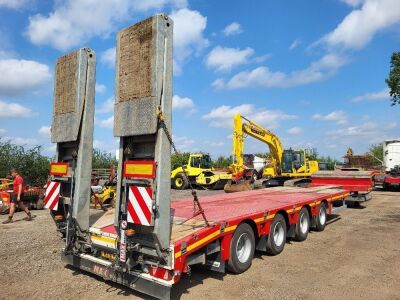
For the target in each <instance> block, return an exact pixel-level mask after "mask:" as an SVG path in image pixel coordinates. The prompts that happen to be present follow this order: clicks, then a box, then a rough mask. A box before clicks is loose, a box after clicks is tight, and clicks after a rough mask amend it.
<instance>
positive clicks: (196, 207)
mask: <svg viewBox="0 0 400 300" xmlns="http://www.w3.org/2000/svg"><path fill="white" fill-rule="evenodd" d="M157 116H158V121H159V125H160V127H161V128H162V129H163V130H164V132H165V135H166V136H167V139H168V141H169V143H170V144H171V147H172V149H173V150H174V153H175V154H176V155H177V156H178V158H179V152H178V150H177V149H176V147H175V144H174V142H173V140H172V136H171V134H170V132H169V130H168V128H167V124H165V121H164V115H163V113H162V111H161V110H159V111H158V114H157ZM180 163H181V166H182V170H183V175H184V176H185V179H186V181H187V182H188V183H189V187H190V190H191V193H192V196H193V216H192V217H191V218H189V219H186V220H185V221H183V222H182V223H181V224H184V223H186V222H187V221H189V220H191V219H193V218H195V217H197V216H198V215H202V217H203V219H204V222H205V223H206V225H207V227H209V226H210V224H209V222H208V220H207V218H206V215H205V213H204V210H203V208H202V207H201V204H200V201H199V198H198V196H197V192H196V190H195V189H194V188H193V185H192V183H191V182H190V180H189V175H188V174H187V171H186V167H185V162H184V161H183V157H182V160H181V161H180Z"/></svg>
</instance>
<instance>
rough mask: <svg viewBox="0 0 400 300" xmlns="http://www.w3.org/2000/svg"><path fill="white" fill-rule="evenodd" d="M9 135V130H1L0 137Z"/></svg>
mask: <svg viewBox="0 0 400 300" xmlns="http://www.w3.org/2000/svg"><path fill="white" fill-rule="evenodd" d="M6 133H7V130H5V129H3V128H0V136H3V135H5V134H6Z"/></svg>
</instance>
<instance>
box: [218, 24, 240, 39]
mask: <svg viewBox="0 0 400 300" xmlns="http://www.w3.org/2000/svg"><path fill="white" fill-rule="evenodd" d="M242 32H243V30H242V26H241V25H240V24H239V23H238V22H233V23H231V24H229V25H228V26H226V27H225V28H224V30H223V33H224V34H225V35H226V36H230V35H235V34H240V33H242Z"/></svg>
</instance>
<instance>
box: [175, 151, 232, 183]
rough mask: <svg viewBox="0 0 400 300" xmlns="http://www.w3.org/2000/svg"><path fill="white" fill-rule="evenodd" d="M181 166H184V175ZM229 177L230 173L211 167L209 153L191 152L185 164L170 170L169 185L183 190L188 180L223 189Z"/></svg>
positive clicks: (230, 176)
mask: <svg viewBox="0 0 400 300" xmlns="http://www.w3.org/2000/svg"><path fill="white" fill-rule="evenodd" d="M183 168H185V171H186V176H185V172H184V170H183ZM231 178H232V175H231V174H228V173H227V172H221V171H217V170H214V169H213V167H212V161H211V157H210V155H208V154H203V153H191V154H190V156H189V160H188V162H187V164H185V165H184V166H182V167H178V168H176V169H174V170H172V172H171V185H172V187H173V188H174V189H177V190H183V189H187V188H188V187H189V181H190V183H191V184H192V185H196V186H202V187H205V188H210V189H223V188H224V186H225V184H226V183H227V182H228V181H229V180H231Z"/></svg>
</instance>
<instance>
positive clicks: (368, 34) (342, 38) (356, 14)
mask: <svg viewBox="0 0 400 300" xmlns="http://www.w3.org/2000/svg"><path fill="white" fill-rule="evenodd" d="M345 2H346V3H347V4H349V5H352V6H354V7H356V6H358V5H360V4H362V6H361V7H360V8H356V9H354V10H352V11H351V12H350V13H349V14H348V15H347V16H346V17H345V18H344V19H343V21H342V22H341V23H340V24H339V25H338V26H337V27H336V28H335V29H334V30H333V31H332V32H330V33H329V34H327V35H326V36H324V37H323V38H322V41H323V42H325V43H326V44H327V45H328V46H331V47H334V46H337V47H345V48H348V49H361V48H363V47H365V46H366V45H367V44H368V43H369V42H370V41H371V40H372V38H373V37H374V35H375V34H376V33H378V32H379V31H381V30H383V29H386V28H389V27H391V26H394V25H397V24H400V9H399V1H398V0H364V1H357V0H346V1H345Z"/></svg>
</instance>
